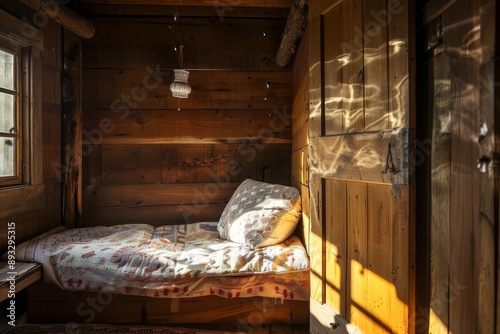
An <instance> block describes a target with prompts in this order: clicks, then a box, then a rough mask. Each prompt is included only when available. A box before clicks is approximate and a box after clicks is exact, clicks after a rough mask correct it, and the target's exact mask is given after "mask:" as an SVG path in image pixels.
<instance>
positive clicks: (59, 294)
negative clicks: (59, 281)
mask: <svg viewBox="0 0 500 334" xmlns="http://www.w3.org/2000/svg"><path fill="white" fill-rule="evenodd" d="M55 310H56V311H55ZM27 315H28V322H29V323H66V322H75V323H116V324H118V323H120V324H143V325H144V324H201V323H212V324H217V323H220V324H234V325H238V326H239V327H240V326H241V328H242V329H249V328H251V327H252V326H258V325H266V324H277V323H286V324H307V323H308V322H309V301H294V300H284V301H283V303H282V301H281V300H276V301H275V300H274V299H271V298H264V297H251V298H234V299H226V298H222V297H218V296H206V297H193V298H151V297H139V296H129V295H115V294H109V293H91V292H72V291H67V290H62V289H60V288H58V287H56V286H55V285H52V284H46V283H43V282H37V283H35V284H33V285H31V286H30V287H29V288H28V312H27Z"/></svg>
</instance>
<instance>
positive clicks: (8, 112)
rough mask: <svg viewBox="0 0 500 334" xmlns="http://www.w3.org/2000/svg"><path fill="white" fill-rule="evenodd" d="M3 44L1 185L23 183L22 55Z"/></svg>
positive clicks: (0, 46) (0, 65)
mask: <svg viewBox="0 0 500 334" xmlns="http://www.w3.org/2000/svg"><path fill="white" fill-rule="evenodd" d="M2 42H4V41H0V186H5V185H13V184H21V183H22V175H21V157H22V145H21V138H22V131H21V124H22V123H21V122H22V113H21V110H22V108H21V103H20V98H19V97H20V94H19V86H20V85H19V81H20V80H19V78H20V75H19V53H18V52H16V50H15V49H14V48H9V46H8V45H7V43H5V42H4V43H2Z"/></svg>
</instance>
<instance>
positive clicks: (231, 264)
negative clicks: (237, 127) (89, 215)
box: [16, 223, 309, 298]
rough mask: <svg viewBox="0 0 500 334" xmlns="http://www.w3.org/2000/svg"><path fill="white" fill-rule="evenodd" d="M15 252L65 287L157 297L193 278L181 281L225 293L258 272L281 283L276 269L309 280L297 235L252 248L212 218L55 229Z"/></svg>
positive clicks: (209, 291)
mask: <svg viewBox="0 0 500 334" xmlns="http://www.w3.org/2000/svg"><path fill="white" fill-rule="evenodd" d="M16 258H17V261H28V262H38V263H41V264H42V265H43V270H44V280H45V281H46V282H50V283H54V284H57V285H58V286H60V287H61V288H63V289H68V290H73V291H103V292H111V293H124V294H140V295H148V296H155V297H172V296H173V295H172V293H170V295H169V291H171V292H179V289H180V288H182V289H183V291H181V292H183V293H186V292H188V291H191V290H192V289H193V284H191V285H186V281H185V280H184V281H182V279H189V281H190V282H194V285H200V284H201V282H202V281H203V283H204V285H205V286H206V288H207V290H206V291H204V292H202V293H201V294H221V293H223V294H226V293H227V294H230V295H226V296H225V297H231V296H237V294H238V293H241V292H243V291H249V290H252V289H250V286H251V285H248V284H247V285H244V284H242V283H243V281H245V282H248V281H251V280H250V279H249V278H250V277H248V276H255V275H261V274H272V275H270V276H273V275H274V276H275V278H276V277H278V281H280V279H279V276H282V275H278V274H284V273H290V272H292V273H294V272H295V273H300V275H297V274H296V275H297V276H296V277H297V279H299V278H300V280H298V281H297V282H295V283H296V285H295V286H296V287H298V285H300V284H303V283H304V282H305V281H306V280H308V273H307V270H308V268H309V260H308V256H307V253H306V251H305V248H304V247H303V245H302V243H301V242H300V240H299V239H298V238H297V237H296V236H291V237H290V238H288V239H287V240H285V241H284V242H283V243H281V244H278V245H275V246H268V247H263V248H257V249H253V250H252V249H250V248H249V247H246V246H243V245H242V244H239V243H235V242H231V241H227V240H222V239H219V236H218V231H217V223H194V224H188V225H166V226H161V227H156V228H155V227H153V226H151V225H147V224H128V225H116V226H109V227H106V226H101V227H90V228H78V229H64V228H62V227H60V228H57V229H55V230H52V231H50V232H48V233H45V234H42V235H40V236H38V237H36V238H34V239H32V240H30V241H27V242H25V243H23V244H21V245H20V246H19V247H18V249H17V252H16ZM287 275H288V274H286V275H283V276H282V277H283V278H282V279H281V281H283V280H285V281H286V280H292V281H293V279H291V278H292V276H291V275H288V276H287ZM221 276H224V277H227V278H228V279H229V280H231V279H233V280H235V281H239V282H240V284H242V287H243V286H244V287H245V289H246V290H238V291H239V292H238V291H236V290H234V291H230V290H231V288H227V290H228V291H222V292H221V291H220V289H219V290H217V287H216V286H213V285H212V284H211V283H210V282H214V281H216V280H218V281H221ZM245 277H247V278H245ZM285 277H286V279H285ZM193 279H194V280H193ZM204 280H205V281H206V282H205V281H204ZM223 281H224V280H222V281H221V282H223ZM226 281H227V280H226ZM205 283H207V284H205ZM254 283H256V282H254ZM282 283H285V284H284V285H282V286H275V287H274V289H275V290H276V291H274V295H278V296H281V297H280V298H283V291H284V292H285V296H284V297H285V298H287V297H288V298H290V297H292V298H293V295H292V296H290V292H291V290H290V289H289V288H288V289H287V287H286V282H282ZM183 284H184V285H183ZM306 285H307V284H306ZM261 288H262V287H261ZM256 289H258V288H257V285H256ZM278 290H279V291H278ZM165 291H167V293H166V294H165ZM252 291H253V290H252ZM253 292H258V291H253ZM305 293H308V291H305ZM198 294H199V293H198ZM249 295H265V294H259V293H252V294H249ZM186 296H188V295H186ZM176 297H179V294H177V296H176Z"/></svg>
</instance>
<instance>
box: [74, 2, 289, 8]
mask: <svg viewBox="0 0 500 334" xmlns="http://www.w3.org/2000/svg"><path fill="white" fill-rule="evenodd" d="M78 3H80V4H85V5H141V6H149V5H168V6H216V7H218V8H220V9H221V10H224V9H225V8H227V9H228V10H230V8H236V7H261V8H290V6H291V5H292V0H244V1H231V0H79V1H78Z"/></svg>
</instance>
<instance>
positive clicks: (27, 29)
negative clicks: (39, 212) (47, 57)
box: [0, 10, 44, 218]
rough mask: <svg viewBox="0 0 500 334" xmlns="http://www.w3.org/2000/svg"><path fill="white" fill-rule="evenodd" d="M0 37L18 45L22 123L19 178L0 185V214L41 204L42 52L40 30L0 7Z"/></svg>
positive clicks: (30, 209) (8, 213)
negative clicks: (19, 180)
mask: <svg viewBox="0 0 500 334" xmlns="http://www.w3.org/2000/svg"><path fill="white" fill-rule="evenodd" d="M0 38H1V39H2V40H3V41H6V42H7V43H10V44H12V45H13V46H17V47H19V48H20V50H21V52H20V59H19V64H18V66H20V68H19V69H20V71H21V76H23V78H19V81H20V82H19V84H20V85H21V86H19V97H18V99H19V100H20V101H19V102H20V103H21V117H22V124H20V125H19V129H20V130H19V132H20V133H21V134H20V136H19V140H20V141H21V145H22V148H21V150H22V156H19V158H20V159H22V160H21V161H20V163H19V166H20V168H21V171H20V175H21V178H22V182H21V183H20V184H16V185H12V186H5V187H4V186H2V187H0V203H2V204H1V210H0V218H5V217H8V216H11V215H14V214H18V213H21V212H26V211H32V210H35V209H40V208H42V207H43V206H44V184H43V156H42V147H43V146H42V88H41V87H42V52H43V33H42V32H41V31H39V30H38V29H36V28H35V27H33V26H31V25H29V24H28V23H26V22H24V21H22V20H20V19H18V18H16V17H14V16H12V15H11V14H9V13H7V12H5V11H3V10H0ZM18 155H19V154H18Z"/></svg>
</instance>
